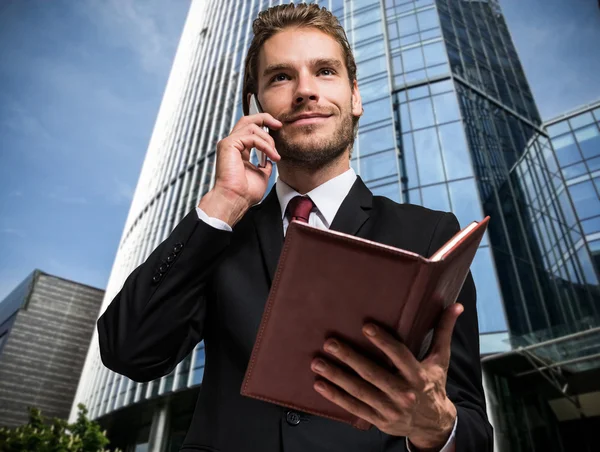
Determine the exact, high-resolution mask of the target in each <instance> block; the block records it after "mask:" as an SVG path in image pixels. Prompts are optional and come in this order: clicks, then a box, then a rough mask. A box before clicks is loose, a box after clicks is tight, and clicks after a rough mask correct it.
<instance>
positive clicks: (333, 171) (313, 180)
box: [277, 152, 350, 195]
mask: <svg viewBox="0 0 600 452" xmlns="http://www.w3.org/2000/svg"><path fill="white" fill-rule="evenodd" d="M349 169H350V159H349V155H348V152H344V153H343V154H342V155H340V156H339V157H338V158H337V159H336V160H334V161H333V162H331V163H330V164H329V165H326V166H324V167H322V168H317V169H312V168H306V167H300V166H297V165H293V164H291V163H290V162H285V161H283V160H280V161H279V162H278V163H277V170H278V171H279V177H280V178H281V180H282V181H283V182H285V183H286V184H288V185H289V186H290V187H292V188H293V189H294V190H296V191H297V192H298V193H300V194H301V195H304V194H306V193H308V192H309V191H311V190H314V189H315V188H317V187H318V186H319V185H322V184H324V183H325V182H327V181H329V180H331V179H333V178H334V177H337V176H339V175H340V174H343V173H345V172H346V171H348V170H349Z"/></svg>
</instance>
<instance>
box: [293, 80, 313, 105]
mask: <svg viewBox="0 0 600 452" xmlns="http://www.w3.org/2000/svg"><path fill="white" fill-rule="evenodd" d="M311 101H312V102H318V101H319V93H318V88H317V84H316V83H315V80H314V79H313V77H312V75H311V74H301V75H299V76H298V85H297V86H296V92H295V93H294V106H300V105H302V104H305V103H309V102H311Z"/></svg>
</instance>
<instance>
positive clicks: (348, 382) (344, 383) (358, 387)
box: [311, 358, 396, 417]
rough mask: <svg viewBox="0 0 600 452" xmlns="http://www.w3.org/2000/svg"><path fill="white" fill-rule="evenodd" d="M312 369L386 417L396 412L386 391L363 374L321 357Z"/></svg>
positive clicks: (316, 360) (315, 361) (314, 361)
mask: <svg viewBox="0 0 600 452" xmlns="http://www.w3.org/2000/svg"><path fill="white" fill-rule="evenodd" d="M311 369H312V370H313V372H316V373H317V374H319V375H321V376H322V377H324V378H326V379H327V380H329V381H330V382H331V383H334V384H335V385H336V386H338V387H339V388H342V389H343V390H344V391H346V392H347V393H348V394H350V395H351V396H352V397H354V398H355V399H357V400H360V401H361V402H363V403H365V404H366V405H368V406H370V407H371V408H373V409H374V410H375V411H377V412H379V413H381V414H382V415H383V416H384V417H390V416H393V415H394V414H396V411H395V410H394V409H393V404H392V402H391V400H390V398H389V397H388V396H387V395H386V394H385V393H384V392H382V391H380V390H379V389H377V388H376V387H375V386H374V385H372V384H371V383H370V382H369V381H368V380H367V379H366V378H365V377H363V376H362V375H361V377H362V378H360V377H357V376H355V375H351V374H349V373H348V372H346V371H344V370H342V369H341V368H340V367H338V366H336V365H335V364H333V363H331V362H329V361H325V360H323V359H321V358H317V359H315V360H313V362H312V365H311ZM381 370H383V369H381ZM367 374H368V372H367ZM359 375H360V374H359ZM378 377H380V376H378ZM376 379H377V377H376Z"/></svg>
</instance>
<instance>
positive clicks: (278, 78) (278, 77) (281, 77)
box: [271, 73, 289, 83]
mask: <svg viewBox="0 0 600 452" xmlns="http://www.w3.org/2000/svg"><path fill="white" fill-rule="evenodd" d="M287 79H289V76H288V75H287V74H284V73H281V74H277V75H275V76H274V77H273V78H272V79H271V83H272V82H282V81H284V80H287Z"/></svg>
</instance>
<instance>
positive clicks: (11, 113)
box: [0, 99, 54, 142]
mask: <svg viewBox="0 0 600 452" xmlns="http://www.w3.org/2000/svg"><path fill="white" fill-rule="evenodd" d="M4 101H5V102H6V103H4V106H3V109H6V113H5V114H2V117H3V119H2V122H1V123H0V126H2V127H4V128H5V129H7V131H8V132H9V133H10V132H17V133H18V134H22V135H24V136H34V137H36V139H38V140H40V141H45V142H54V138H53V137H52V135H50V133H49V132H48V130H47V129H46V127H45V126H44V124H43V123H42V121H41V120H40V119H39V118H38V115H36V114H34V113H33V112H31V111H28V110H27V109H26V108H25V107H24V106H23V105H22V104H21V103H18V102H15V101H10V100H7V99H4Z"/></svg>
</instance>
